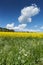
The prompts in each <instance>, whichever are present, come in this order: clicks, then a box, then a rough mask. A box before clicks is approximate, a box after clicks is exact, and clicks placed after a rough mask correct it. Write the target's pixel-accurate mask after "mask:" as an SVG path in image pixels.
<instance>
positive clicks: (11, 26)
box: [6, 23, 14, 29]
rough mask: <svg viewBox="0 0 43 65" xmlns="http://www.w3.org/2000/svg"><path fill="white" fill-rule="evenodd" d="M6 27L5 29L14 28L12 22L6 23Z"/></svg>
mask: <svg viewBox="0 0 43 65" xmlns="http://www.w3.org/2000/svg"><path fill="white" fill-rule="evenodd" d="M6 28H7V29H14V23H11V24H7V25H6Z"/></svg>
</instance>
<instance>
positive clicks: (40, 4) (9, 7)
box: [0, 0, 43, 31]
mask: <svg viewBox="0 0 43 65" xmlns="http://www.w3.org/2000/svg"><path fill="white" fill-rule="evenodd" d="M32 6H33V7H34V9H35V8H36V10H35V11H34V13H33V9H31V7H32ZM29 8H30V11H31V12H29ZM27 10H28V12H27ZM21 11H24V12H21ZM25 13H26V15H25ZM29 13H30V14H29ZM42 17H43V0H0V27H6V28H9V29H14V30H16V31H43V18H42ZM27 19H28V20H27Z"/></svg>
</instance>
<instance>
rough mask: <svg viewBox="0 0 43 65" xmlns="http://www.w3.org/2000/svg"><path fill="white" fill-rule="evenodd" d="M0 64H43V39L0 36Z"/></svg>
mask: <svg viewBox="0 0 43 65" xmlns="http://www.w3.org/2000/svg"><path fill="white" fill-rule="evenodd" d="M0 65H43V39H40V38H10V37H6V38H4V37H3V38H1V37H0Z"/></svg>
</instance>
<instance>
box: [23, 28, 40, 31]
mask: <svg viewBox="0 0 43 65" xmlns="http://www.w3.org/2000/svg"><path fill="white" fill-rule="evenodd" d="M22 31H29V32H40V29H36V30H35V29H27V28H25V29H24V30H22Z"/></svg>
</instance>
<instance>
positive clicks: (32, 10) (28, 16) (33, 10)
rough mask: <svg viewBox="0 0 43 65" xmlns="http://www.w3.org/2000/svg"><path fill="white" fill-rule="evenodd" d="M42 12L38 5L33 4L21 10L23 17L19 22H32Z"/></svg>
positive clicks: (20, 17)
mask: <svg viewBox="0 0 43 65" xmlns="http://www.w3.org/2000/svg"><path fill="white" fill-rule="evenodd" d="M39 12H40V8H38V7H37V5H35V4H32V5H31V6H28V7H24V8H23V9H22V10H21V15H20V16H19V17H18V20H19V22H21V23H22V22H32V17H33V16H35V15H37V14H38V13H39Z"/></svg>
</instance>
